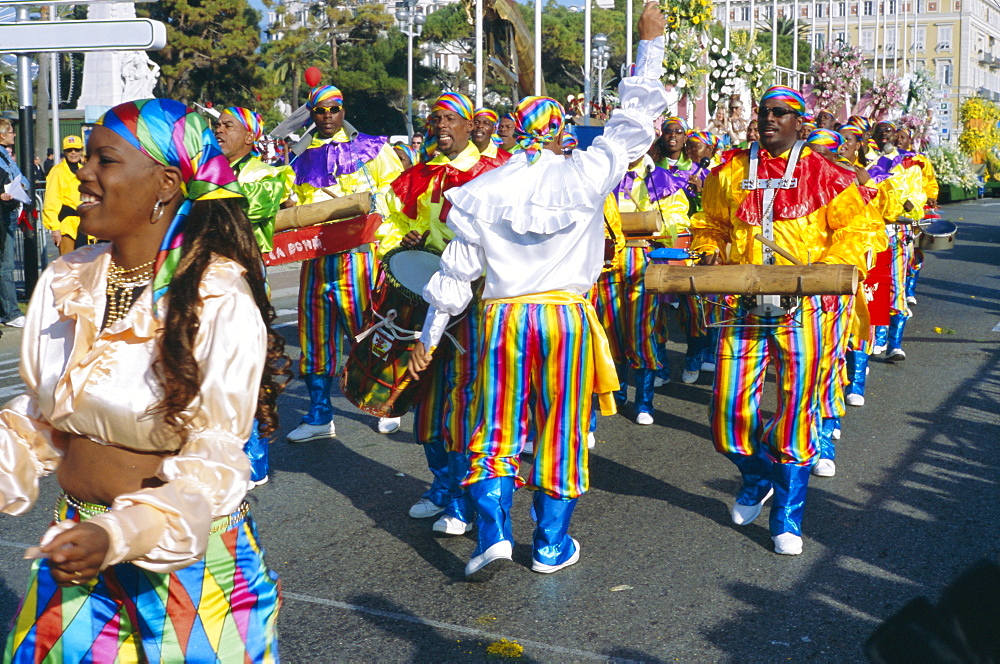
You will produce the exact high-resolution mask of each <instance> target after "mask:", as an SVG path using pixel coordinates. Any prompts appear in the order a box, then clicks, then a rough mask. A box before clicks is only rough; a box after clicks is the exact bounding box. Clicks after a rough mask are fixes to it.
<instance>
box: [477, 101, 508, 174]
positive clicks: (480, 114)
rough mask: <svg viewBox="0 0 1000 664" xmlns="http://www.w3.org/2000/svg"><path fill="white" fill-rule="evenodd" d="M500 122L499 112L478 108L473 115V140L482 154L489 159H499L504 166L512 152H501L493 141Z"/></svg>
mask: <svg viewBox="0 0 1000 664" xmlns="http://www.w3.org/2000/svg"><path fill="white" fill-rule="evenodd" d="M498 120H499V118H498V116H497V112H496V111H494V110H493V109H492V108H477V109H476V112H475V113H474V114H473V115H472V135H471V139H472V142H473V143H474V144H475V146H476V148H477V149H478V150H479V153H480V154H482V155H483V156H484V157H486V158H487V159H499V160H500V163H501V164H502V163H504V162H505V161H507V160H508V159H510V152H507V151H506V150H501V149H500V148H499V147H498V146H497V143H496V141H494V140H493V135H494V133H495V132H496V128H497V121H498Z"/></svg>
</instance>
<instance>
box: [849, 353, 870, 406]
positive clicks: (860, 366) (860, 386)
mask: <svg viewBox="0 0 1000 664" xmlns="http://www.w3.org/2000/svg"><path fill="white" fill-rule="evenodd" d="M847 376H848V378H849V379H850V381H851V382H849V383H848V384H847V387H845V388H844V392H845V397H844V401H845V402H846V403H847V405H848V406H864V405H865V380H866V379H867V378H868V353H866V352H864V351H860V350H849V351H847Z"/></svg>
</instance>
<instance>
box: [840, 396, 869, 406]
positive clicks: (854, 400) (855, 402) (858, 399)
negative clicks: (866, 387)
mask: <svg viewBox="0 0 1000 664" xmlns="http://www.w3.org/2000/svg"><path fill="white" fill-rule="evenodd" d="M844 401H845V402H846V403H847V405H848V406H864V405H865V398H864V397H863V396H861V395H860V394H848V395H847V397H846V398H845V399H844Z"/></svg>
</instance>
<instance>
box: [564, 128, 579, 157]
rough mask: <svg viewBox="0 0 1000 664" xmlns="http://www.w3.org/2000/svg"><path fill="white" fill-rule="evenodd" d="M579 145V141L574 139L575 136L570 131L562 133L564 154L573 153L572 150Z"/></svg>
mask: <svg viewBox="0 0 1000 664" xmlns="http://www.w3.org/2000/svg"><path fill="white" fill-rule="evenodd" d="M578 147H580V141H578V140H576V136H574V135H573V134H570V133H568V132H567V133H564V134H563V137H562V152H563V155H565V156H567V157H568V156H570V155H571V154H573V150H575V149H577V148H578Z"/></svg>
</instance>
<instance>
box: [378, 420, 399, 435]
mask: <svg viewBox="0 0 1000 664" xmlns="http://www.w3.org/2000/svg"><path fill="white" fill-rule="evenodd" d="M400 419H402V418H399V417H380V418H378V432H379V433H385V434H389V433H395V432H397V431H399V420H400Z"/></svg>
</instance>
